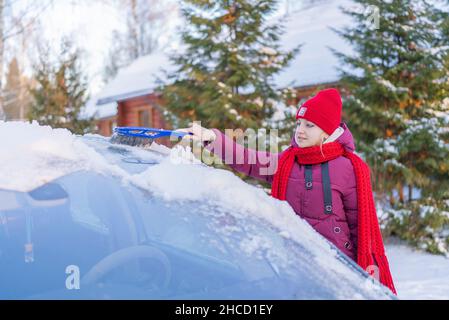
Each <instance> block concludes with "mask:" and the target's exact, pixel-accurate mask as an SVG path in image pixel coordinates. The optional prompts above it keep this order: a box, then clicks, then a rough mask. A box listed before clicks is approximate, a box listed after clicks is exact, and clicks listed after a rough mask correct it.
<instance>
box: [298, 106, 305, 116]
mask: <svg viewBox="0 0 449 320" xmlns="http://www.w3.org/2000/svg"><path fill="white" fill-rule="evenodd" d="M306 111H307V108H306V107H301V109H299V112H298V116H299V117H304V115H305V114H306Z"/></svg>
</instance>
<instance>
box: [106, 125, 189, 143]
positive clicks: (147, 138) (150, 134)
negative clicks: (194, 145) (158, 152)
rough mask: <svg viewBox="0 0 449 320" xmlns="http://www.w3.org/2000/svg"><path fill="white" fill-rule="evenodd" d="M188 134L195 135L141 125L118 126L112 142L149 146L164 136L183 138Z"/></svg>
mask: <svg viewBox="0 0 449 320" xmlns="http://www.w3.org/2000/svg"><path fill="white" fill-rule="evenodd" d="M186 135H193V134H192V133H187V132H177V131H174V130H164V129H155V128H141V127H117V128H115V129H114V134H113V136H112V137H111V140H110V141H111V143H117V144H126V145H128V146H140V147H142V146H143V147H144V146H148V145H151V144H152V143H153V141H154V140H155V139H158V138H164V137H177V138H182V137H184V136H186Z"/></svg>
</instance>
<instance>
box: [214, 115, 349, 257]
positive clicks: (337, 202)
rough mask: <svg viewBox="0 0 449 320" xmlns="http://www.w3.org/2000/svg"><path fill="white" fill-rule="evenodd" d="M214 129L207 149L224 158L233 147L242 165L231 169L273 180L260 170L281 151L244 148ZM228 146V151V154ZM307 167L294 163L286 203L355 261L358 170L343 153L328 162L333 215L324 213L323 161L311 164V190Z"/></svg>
mask: <svg viewBox="0 0 449 320" xmlns="http://www.w3.org/2000/svg"><path fill="white" fill-rule="evenodd" d="M340 126H341V127H342V128H344V129H345V131H344V133H343V135H342V136H340V137H339V138H338V139H337V141H338V142H340V143H341V144H342V145H343V146H344V148H345V149H347V150H350V151H354V150H355V145H354V139H353V137H352V134H351V132H350V131H349V129H348V127H347V126H346V124H345V123H341V124H340ZM213 130H214V132H215V134H216V135H217V139H216V140H215V141H214V142H212V143H210V144H209V145H207V146H206V149H208V150H209V151H211V152H213V153H214V154H215V155H217V156H219V157H221V158H222V159H223V160H225V155H226V154H228V155H229V154H231V153H230V151H231V150H232V149H231V150H230V148H234V150H233V151H234V153H233V154H234V159H233V160H235V159H237V157H241V161H239V163H242V164H236V161H232V164H228V165H229V166H230V167H231V168H233V169H234V170H236V171H238V172H241V173H244V174H246V175H248V176H251V177H253V178H256V179H258V180H261V181H266V182H268V183H270V184H271V183H272V181H273V174H268V175H265V174H260V169H263V168H267V167H268V165H267V157H270V158H271V159H276V158H277V159H279V157H280V155H281V154H282V153H278V154H272V153H267V152H257V151H255V150H251V149H245V148H244V147H243V146H242V145H240V144H237V143H235V142H234V141H233V140H232V139H230V138H229V137H227V136H226V135H224V134H223V133H222V132H220V131H219V130H217V129H213ZM291 144H292V145H293V146H295V147H297V146H298V145H297V144H296V142H295V139H294V137H293V138H292V142H291ZM226 149H227V150H228V153H225V151H226ZM261 159H262V160H261ZM228 160H229V159H228ZM250 160H251V161H250ZM226 163H228V162H226ZM276 163H277V162H276ZM304 168H305V166H304V165H300V164H298V163H297V162H295V164H294V166H293V169H292V172H291V175H290V177H289V182H288V186H287V193H286V200H287V202H288V203H289V204H290V205H291V206H292V208H293V210H294V211H295V212H296V214H298V215H299V216H300V217H301V218H303V219H305V220H306V221H307V222H308V223H309V224H310V225H311V226H312V227H313V228H314V229H315V230H316V231H318V232H319V233H320V234H321V235H322V236H324V237H325V238H327V239H328V240H329V241H331V242H332V243H333V244H335V245H336V246H337V247H338V248H339V249H340V250H341V251H343V252H344V253H345V254H346V255H348V256H349V257H350V258H352V259H353V260H354V261H356V260H357V259H356V257H357V191H356V179H355V173H354V170H353V167H352V164H351V161H350V160H349V159H348V158H345V157H344V156H340V157H338V158H336V159H334V160H331V161H329V177H330V182H331V190H332V205H333V213H332V214H331V215H328V214H325V213H324V209H323V208H324V196H323V187H322V183H321V164H317V165H313V166H312V176H313V180H312V181H313V188H312V189H311V190H307V189H306V187H305V170H304ZM272 173H274V172H272Z"/></svg>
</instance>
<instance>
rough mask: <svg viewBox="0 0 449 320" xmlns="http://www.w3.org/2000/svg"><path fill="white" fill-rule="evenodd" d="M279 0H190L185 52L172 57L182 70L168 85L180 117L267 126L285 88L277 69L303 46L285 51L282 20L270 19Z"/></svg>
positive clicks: (181, 121) (185, 7) (185, 9)
mask: <svg viewBox="0 0 449 320" xmlns="http://www.w3.org/2000/svg"><path fill="white" fill-rule="evenodd" d="M276 9H277V1H275V0H259V1H254V0H217V1H211V0H185V1H182V13H183V16H184V19H185V20H186V28H185V30H183V33H182V42H183V52H182V53H180V54H178V55H176V56H174V57H172V59H173V62H174V64H175V65H176V66H177V70H176V71H175V72H174V73H173V74H171V75H170V77H169V79H170V83H171V85H168V86H165V87H164V89H163V93H164V98H165V100H166V103H167V108H168V110H169V111H170V113H171V114H172V115H174V117H173V118H172V119H176V121H177V122H178V123H176V124H175V125H181V126H182V125H187V124H188V122H191V121H196V120H198V121H202V123H203V125H205V126H207V127H216V128H220V129H224V128H242V129H243V130H245V129H246V128H253V129H258V128H261V127H266V126H267V123H266V119H269V118H271V116H272V115H273V111H274V110H273V106H274V105H275V103H276V102H277V101H279V100H280V99H281V93H280V92H278V90H277V89H276V88H275V86H274V84H273V75H275V74H276V73H278V72H279V71H281V70H282V69H283V68H284V67H285V66H287V65H288V63H289V62H290V60H291V59H292V58H293V57H294V55H295V54H296V52H298V50H299V48H298V49H295V50H292V51H291V52H283V51H282V50H281V49H280V43H279V38H280V35H281V34H282V31H283V30H282V26H281V24H280V23H276V24H273V23H272V24H269V23H268V21H269V19H270V18H272V15H271V14H272V13H273V12H274V11H275V10H276Z"/></svg>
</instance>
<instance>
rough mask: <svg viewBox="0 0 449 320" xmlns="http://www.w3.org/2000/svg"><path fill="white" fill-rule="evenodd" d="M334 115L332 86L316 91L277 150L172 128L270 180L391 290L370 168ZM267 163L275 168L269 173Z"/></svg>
mask: <svg viewBox="0 0 449 320" xmlns="http://www.w3.org/2000/svg"><path fill="white" fill-rule="evenodd" d="M341 112H342V100H341V97H340V94H339V92H338V90H336V89H333V88H331V89H326V90H322V91H320V92H318V94H317V95H316V96H314V97H312V98H311V99H309V100H308V101H306V102H305V103H304V104H303V105H302V106H301V107H300V108H299V110H298V112H297V115H296V119H297V127H296V131H295V134H294V136H293V137H292V140H291V145H290V147H289V148H288V149H286V150H285V151H283V152H281V153H278V154H273V153H267V152H262V151H259V152H258V151H256V150H252V149H247V148H244V147H243V146H242V145H240V144H237V143H235V142H234V141H233V139H232V138H229V137H228V136H226V135H224V134H223V133H222V132H220V131H219V130H217V129H211V130H210V129H206V128H202V127H201V126H199V125H195V124H194V125H193V127H192V128H188V129H180V131H187V132H191V133H193V136H191V138H192V139H194V140H200V141H202V142H203V143H204V145H205V147H206V148H207V149H208V150H209V151H211V152H213V153H214V154H216V155H217V156H219V157H221V158H222V159H223V160H225V159H226V158H227V159H226V163H227V164H229V166H230V167H232V168H233V169H234V170H236V171H239V172H242V173H244V174H246V175H248V176H251V177H254V178H256V179H259V180H262V181H266V182H268V183H270V184H271V186H272V189H271V195H272V196H273V197H275V198H277V199H280V200H284V201H287V202H288V203H289V204H290V205H291V206H292V208H293V210H294V211H295V212H296V214H298V215H299V216H300V217H302V218H303V219H305V220H306V221H307V222H308V223H309V224H310V225H312V227H313V228H314V229H315V230H316V231H318V232H319V233H320V234H321V235H322V236H324V237H325V238H326V239H328V240H329V241H331V242H332V243H334V244H335V245H336V246H337V247H338V248H339V249H340V250H341V251H343V252H344V253H345V254H346V255H348V256H349V257H350V258H351V259H353V260H354V261H356V262H357V263H358V264H359V265H360V266H361V267H362V268H363V269H364V270H366V271H367V272H369V273H372V272H373V271H374V273H375V274H376V273H377V275H378V277H379V281H380V282H381V283H382V284H384V285H385V286H387V287H388V288H390V290H391V291H392V292H393V293H394V294H396V290H395V287H394V284H393V280H392V277H391V274H390V270H389V265H388V260H387V257H386V255H385V249H384V245H383V241H382V236H381V232H380V227H379V223H378V220H377V215H376V209H375V205H374V199H373V192H372V189H371V180H370V169H369V166H368V165H367V164H366V163H365V162H364V161H363V160H362V159H361V158H360V157H358V156H357V155H356V154H355V153H354V151H355V145H354V139H353V137H352V134H351V132H350V131H349V129H348V127H347V126H346V124H345V123H342V122H341ZM227 155H231V157H232V159H231V161H229V159H228V158H229V157H227ZM267 157H268V160H269V161H266V159H267ZM237 158H239V160H240V161H237ZM261 159H265V160H264V161H261ZM273 163H276V164H277V165H276V166H275V169H274V170H269V167H272V164H273ZM376 269H377V271H378V272H375V271H376Z"/></svg>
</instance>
